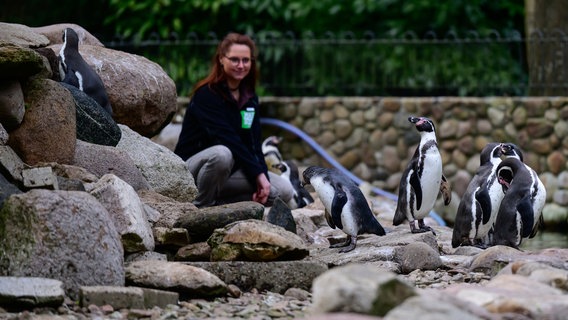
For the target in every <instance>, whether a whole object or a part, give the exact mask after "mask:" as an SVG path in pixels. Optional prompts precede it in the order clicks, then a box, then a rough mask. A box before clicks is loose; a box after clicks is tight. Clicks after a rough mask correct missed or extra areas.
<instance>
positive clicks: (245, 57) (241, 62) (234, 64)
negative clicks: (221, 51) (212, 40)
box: [221, 44, 252, 81]
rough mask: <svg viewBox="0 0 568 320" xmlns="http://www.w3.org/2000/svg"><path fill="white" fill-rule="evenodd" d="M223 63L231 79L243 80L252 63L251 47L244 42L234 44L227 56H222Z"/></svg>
mask: <svg viewBox="0 0 568 320" xmlns="http://www.w3.org/2000/svg"><path fill="white" fill-rule="evenodd" d="M221 64H222V65H223V70H224V71H225V74H226V75H227V78H229V80H233V81H241V80H243V79H244V78H245V77H246V76H247V74H248V73H249V71H250V67H251V65H252V57H251V52H250V48H249V47H248V46H246V45H244V44H233V45H232V46H231V47H229V51H227V53H226V54H225V56H224V57H221Z"/></svg>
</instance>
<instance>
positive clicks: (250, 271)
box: [183, 260, 328, 293]
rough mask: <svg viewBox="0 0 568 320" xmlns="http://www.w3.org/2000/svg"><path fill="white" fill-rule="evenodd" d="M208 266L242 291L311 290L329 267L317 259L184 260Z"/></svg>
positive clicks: (281, 291) (193, 264) (189, 263)
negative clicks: (315, 281) (260, 260)
mask: <svg viewBox="0 0 568 320" xmlns="http://www.w3.org/2000/svg"><path fill="white" fill-rule="evenodd" d="M183 263H185V264H188V265H192V266H194V267H198V268H202V269H205V270H207V271H209V272H211V273H213V274H214V275H216V276H217V277H219V278H220V279H221V280H223V281H224V282H225V283H227V284H234V285H236V286H237V287H239V288H240V289H241V290H244V291H249V290H251V289H253V288H256V289H258V290H267V291H271V292H276V293H284V292H285V291H286V290H287V289H289V288H299V289H304V290H307V291H310V290H311V287H312V281H313V280H314V279H315V278H317V277H318V276H319V275H320V274H322V273H324V272H326V271H327V270H328V267H327V265H325V264H324V263H320V262H316V261H302V260H297V261H273V262H251V261H218V262H183Z"/></svg>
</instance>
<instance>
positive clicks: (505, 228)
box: [493, 157, 546, 248]
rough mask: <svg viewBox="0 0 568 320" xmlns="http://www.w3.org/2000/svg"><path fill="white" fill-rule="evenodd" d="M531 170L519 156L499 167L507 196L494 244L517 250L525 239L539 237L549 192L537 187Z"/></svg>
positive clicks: (506, 160)
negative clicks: (538, 233)
mask: <svg viewBox="0 0 568 320" xmlns="http://www.w3.org/2000/svg"><path fill="white" fill-rule="evenodd" d="M532 171H534V170H532V169H530V167H527V166H526V165H525V164H524V163H523V162H522V161H521V160H520V159H518V158H516V157H508V158H506V159H505V160H503V161H502V162H501V163H500V164H499V166H498V167H497V179H498V181H499V183H500V184H501V185H502V187H503V191H504V192H505V196H504V197H503V200H502V201H501V206H500V207H499V213H498V215H497V220H496V221H495V225H494V230H493V244H494V245H506V246H510V247H513V248H518V247H519V246H520V245H521V242H522V240H523V239H524V238H532V237H534V236H535V235H536V233H537V231H538V228H539V226H540V224H541V223H542V222H543V218H542V209H543V207H544V202H545V199H546V190H545V189H544V188H543V189H542V190H540V189H539V188H538V187H535V185H538V184H539V183H538V182H537V181H535V177H534V175H533V172H532ZM537 179H538V177H537ZM539 181H540V180H539ZM541 183H542V182H541Z"/></svg>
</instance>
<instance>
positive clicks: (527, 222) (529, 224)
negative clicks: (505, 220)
mask: <svg viewBox="0 0 568 320" xmlns="http://www.w3.org/2000/svg"><path fill="white" fill-rule="evenodd" d="M517 212H518V213H519V214H520V215H521V221H522V222H523V226H522V231H521V235H522V237H523V238H527V237H528V236H530V235H531V233H532V230H533V226H534V210H533V207H532V203H531V201H530V199H529V197H524V198H523V199H521V201H519V203H518V204H517Z"/></svg>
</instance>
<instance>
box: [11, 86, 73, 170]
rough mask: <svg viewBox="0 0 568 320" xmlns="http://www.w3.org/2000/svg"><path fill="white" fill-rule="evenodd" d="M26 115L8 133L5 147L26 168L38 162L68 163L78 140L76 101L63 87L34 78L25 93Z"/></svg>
mask: <svg viewBox="0 0 568 320" xmlns="http://www.w3.org/2000/svg"><path fill="white" fill-rule="evenodd" d="M24 96H25V99H26V105H27V108H26V113H25V115H24V119H23V121H22V123H21V125H20V126H19V127H18V128H17V129H15V130H13V131H12V132H10V137H9V139H8V145H9V146H11V147H12V149H14V151H16V153H17V154H18V155H19V156H20V158H21V159H22V160H23V161H24V162H25V163H27V164H29V165H35V164H37V163H39V162H58V163H62V164H70V163H71V161H72V159H73V156H74V154H75V143H76V142H75V141H76V140H77V131H76V116H75V112H76V111H75V102H74V100H73V96H72V95H71V93H69V91H68V90H66V89H65V88H64V87H63V86H61V85H59V84H58V83H57V82H55V81H52V80H49V79H35V80H32V81H30V82H29V83H28V85H27V86H26V88H25V90H24Z"/></svg>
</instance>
